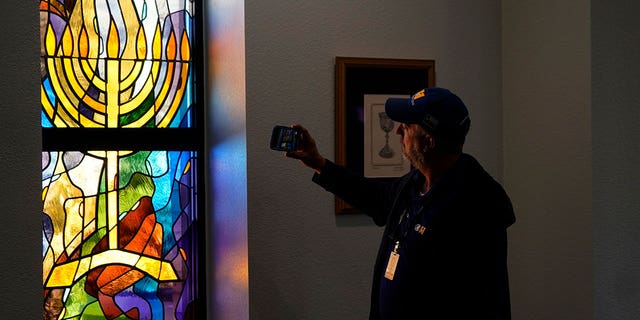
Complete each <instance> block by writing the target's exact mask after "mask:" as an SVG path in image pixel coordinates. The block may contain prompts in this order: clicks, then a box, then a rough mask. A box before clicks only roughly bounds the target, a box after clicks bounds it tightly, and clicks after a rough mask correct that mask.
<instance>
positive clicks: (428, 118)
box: [385, 87, 471, 136]
mask: <svg viewBox="0 0 640 320" xmlns="http://www.w3.org/2000/svg"><path fill="white" fill-rule="evenodd" d="M385 112H386V113H387V115H388V116H389V118H391V119H392V120H394V121H398V122H403V123H406V124H419V125H420V126H422V127H423V128H424V129H425V130H427V131H428V132H431V133H433V134H446V135H463V136H464V135H466V133H467V131H468V130H469V125H470V121H471V120H470V119H469V111H468V110H467V107H466V106H465V105H464V102H462V100H461V99H460V98H459V97H458V96H457V95H455V94H453V93H452V92H451V91H449V90H448V89H445V88H439V87H430V88H425V89H422V90H420V91H418V92H417V93H415V94H414V95H413V96H411V98H389V99H387V101H386V103H385Z"/></svg>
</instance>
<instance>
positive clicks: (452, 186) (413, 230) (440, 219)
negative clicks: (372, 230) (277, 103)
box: [286, 87, 515, 320]
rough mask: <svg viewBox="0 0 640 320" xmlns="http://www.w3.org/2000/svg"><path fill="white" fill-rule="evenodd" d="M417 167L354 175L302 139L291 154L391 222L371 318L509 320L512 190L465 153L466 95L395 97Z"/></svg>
mask: <svg viewBox="0 0 640 320" xmlns="http://www.w3.org/2000/svg"><path fill="white" fill-rule="evenodd" d="M385 112H386V113H387V115H388V116H389V117H390V118H391V119H392V120H394V121H397V122H400V124H399V126H398V128H397V131H396V133H397V134H398V135H400V139H401V143H402V147H403V154H404V156H405V157H406V158H407V159H408V160H409V161H410V162H411V164H412V167H413V169H412V170H411V171H410V172H409V173H408V174H406V175H404V176H402V177H400V178H397V179H393V181H391V182H389V181H384V182H383V181H380V180H377V179H369V178H365V177H362V176H360V175H356V174H353V173H351V172H349V171H348V170H347V169H345V168H344V167H341V166H338V165H336V164H334V163H333V162H331V161H329V160H327V159H325V158H324V157H323V156H322V155H320V153H319V151H318V148H317V146H316V143H315V141H314V139H313V138H312V137H311V135H310V134H309V132H308V131H307V130H306V129H305V128H304V127H302V126H300V125H294V126H293V127H295V128H298V129H299V130H301V131H302V138H303V141H302V142H301V144H300V147H299V148H298V150H296V151H293V152H288V153H286V155H287V156H288V157H291V158H296V159H299V160H301V161H302V163H304V164H305V165H306V166H308V167H310V168H312V169H313V170H314V171H315V174H314V176H313V181H314V182H315V183H317V184H319V185H320V186H322V187H323V188H325V189H326V190H328V191H330V192H332V193H334V194H335V195H337V196H338V197H340V198H342V199H344V200H345V201H347V202H348V203H350V204H351V205H352V206H354V207H356V208H358V209H360V210H362V212H364V213H365V214H367V215H369V216H370V217H371V218H373V221H374V222H375V223H376V224H377V225H380V226H385V230H384V234H383V236H382V240H381V244H380V248H379V251H378V256H377V259H376V263H375V267H374V278H373V284H372V287H373V288H372V295H371V310H370V315H369V318H370V319H375V320H378V319H380V320H387V319H394V320H400V319H510V317H511V316H510V303H509V286H508V278H507V265H506V263H507V262H506V258H507V233H506V229H507V227H509V226H510V225H511V224H513V223H514V222H515V216H514V214H513V209H512V206H511V202H510V200H509V197H508V196H507V194H506V193H505V191H504V190H503V188H502V187H501V186H500V184H499V183H497V182H496V181H495V180H494V179H493V178H492V177H491V176H490V175H489V174H488V173H487V172H486V171H485V170H484V169H483V168H482V166H481V165H480V164H479V163H478V162H477V161H476V160H475V159H474V158H473V157H472V156H471V155H468V154H465V153H463V152H462V147H463V145H464V141H465V137H466V135H467V133H468V131H469V127H470V123H471V120H470V118H469V113H468V110H467V108H466V106H465V105H464V103H463V102H462V100H460V98H458V96H456V95H455V94H453V93H452V92H451V91H449V90H447V89H444V88H437V87H433V88H426V89H424V90H421V91H420V92H418V93H416V94H414V95H413V96H412V97H411V98H407V99H389V100H387V102H386V104H385Z"/></svg>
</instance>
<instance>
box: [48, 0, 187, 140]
mask: <svg viewBox="0 0 640 320" xmlns="http://www.w3.org/2000/svg"><path fill="white" fill-rule="evenodd" d="M193 11H194V2H193V0H158V1H153V0H119V1H118V0H42V1H41V2H40V38H41V57H42V58H41V73H42V80H41V97H40V101H41V104H42V117H41V118H42V127H44V128H65V127H84V128H142V127H151V128H179V127H191V126H192V125H193V124H192V112H193V110H192V108H193V102H194V98H193V84H192V82H193V81H192V78H193V73H194V72H193V68H192V65H191V64H192V63H191V55H192V50H193V49H192V48H193V40H192V39H193V38H194V35H193V30H194V21H193Z"/></svg>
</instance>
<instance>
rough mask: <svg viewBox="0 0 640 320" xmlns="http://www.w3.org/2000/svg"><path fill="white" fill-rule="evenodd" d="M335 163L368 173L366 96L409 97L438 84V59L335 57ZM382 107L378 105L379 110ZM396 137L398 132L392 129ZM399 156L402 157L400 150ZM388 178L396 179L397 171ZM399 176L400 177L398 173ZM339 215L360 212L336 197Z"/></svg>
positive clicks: (387, 174) (388, 174)
mask: <svg viewBox="0 0 640 320" xmlns="http://www.w3.org/2000/svg"><path fill="white" fill-rule="evenodd" d="M335 86H336V87H335V106H336V109H335V137H336V138H335V139H336V141H335V162H336V163H337V164H339V165H343V166H345V167H346V168H347V169H349V170H351V171H353V172H355V173H359V174H362V175H364V171H365V170H364V167H365V165H364V159H365V156H364V153H365V151H364V150H365V133H364V127H365V121H364V118H365V106H364V100H365V96H370V97H368V98H369V99H370V98H371V97H373V98H374V100H376V99H377V100H378V101H381V100H380V99H381V98H384V96H385V95H386V96H406V97H409V96H410V95H411V94H414V93H416V92H418V91H419V90H421V89H424V88H426V87H433V86H435V61H434V60H417V59H385V58H359V57H336V59H335ZM379 108H380V107H379V106H378V109H379ZM390 134H391V138H392V139H395V138H396V137H395V133H394V132H390ZM397 152H398V153H396V154H395V156H400V157H401V154H400V150H398V151H397ZM387 171H388V172H387V173H385V175H384V176H385V178H378V179H390V178H393V172H394V171H393V170H391V171H389V170H387ZM397 176H400V174H399V173H398V175H397ZM335 210H336V214H345V213H358V212H359V211H358V210H356V209H355V208H353V207H351V206H350V205H349V204H347V203H346V202H345V201H343V200H342V199H340V198H338V197H336V200H335Z"/></svg>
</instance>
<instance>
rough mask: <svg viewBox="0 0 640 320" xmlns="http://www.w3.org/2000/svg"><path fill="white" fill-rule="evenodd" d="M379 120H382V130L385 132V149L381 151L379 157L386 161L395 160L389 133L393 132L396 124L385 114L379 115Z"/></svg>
mask: <svg viewBox="0 0 640 320" xmlns="http://www.w3.org/2000/svg"><path fill="white" fill-rule="evenodd" d="M378 118H379V119H380V129H382V131H384V138H385V142H384V147H382V149H380V151H379V152H378V155H380V156H381V157H383V158H385V159H389V158H393V155H394V154H395V152H394V151H393V149H391V146H390V145H389V132H391V130H393V127H394V122H393V120H391V119H390V118H389V116H388V115H387V114H386V113H385V112H380V113H378Z"/></svg>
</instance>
